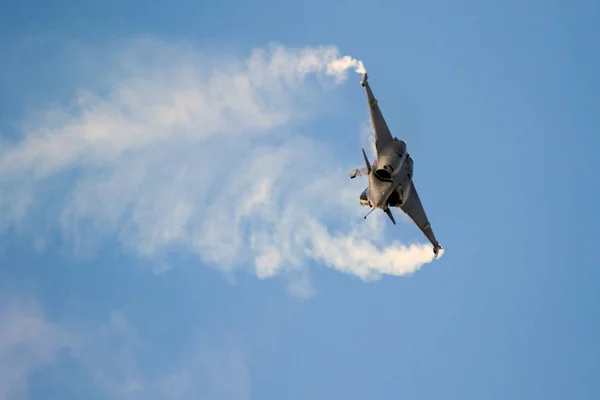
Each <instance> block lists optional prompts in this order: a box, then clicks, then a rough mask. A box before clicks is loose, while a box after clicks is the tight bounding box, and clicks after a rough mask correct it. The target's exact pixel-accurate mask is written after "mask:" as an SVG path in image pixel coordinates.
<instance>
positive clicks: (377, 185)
mask: <svg viewBox="0 0 600 400" xmlns="http://www.w3.org/2000/svg"><path fill="white" fill-rule="evenodd" d="M360 84H361V85H362V86H363V87H364V88H365V90H366V92H367V102H368V105H369V113H370V116H371V124H372V126H373V133H374V136H375V148H376V150H377V159H376V161H375V163H373V165H371V163H370V162H369V159H368V158H367V154H366V153H365V150H364V149H363V150H362V153H363V157H364V159H365V164H366V167H365V168H357V169H355V170H354V171H352V172H351V173H350V174H349V176H350V178H351V179H354V178H356V177H357V176H365V175H366V176H368V179H369V185H368V186H367V188H366V189H365V190H364V191H363V192H362V193H361V195H360V197H359V202H360V204H361V205H362V206H364V207H371V208H372V209H371V211H369V213H368V214H367V215H366V216H365V218H367V216H368V215H369V214H370V213H371V212H372V211H374V210H375V209H381V210H383V211H384V212H385V213H386V214H387V215H388V217H389V218H390V219H391V220H392V223H394V225H395V224H396V221H395V220H394V216H393V215H392V211H391V210H390V207H397V208H400V209H401V210H402V211H404V212H405V213H406V214H407V215H408V216H409V217H410V218H411V219H412V220H413V222H414V223H415V224H416V225H417V226H418V227H419V229H421V231H422V232H423V233H424V234H425V236H427V239H429V241H430V242H431V244H432V245H433V253H434V254H435V256H436V257H437V256H438V253H439V251H440V249H442V246H440V244H439V243H438V241H437V239H436V238H435V235H434V234H433V230H432V229H431V224H430V223H429V220H428V219H427V214H426V213H425V210H424V209H423V205H422V204H421V200H420V199H419V195H418V193H417V189H416V188H415V184H414V182H413V180H412V176H413V160H412V158H411V157H410V155H409V154H408V153H407V151H406V143H405V142H404V141H402V140H398V138H396V137H392V134H391V132H390V130H389V128H388V126H387V124H386V122H385V119H384V118H383V114H382V113H381V110H380V109H379V105H378V103H377V99H376V98H375V96H374V95H373V91H372V90H371V87H370V86H369V82H367V74H366V73H365V74H364V75H363V79H362V81H361V83H360Z"/></svg>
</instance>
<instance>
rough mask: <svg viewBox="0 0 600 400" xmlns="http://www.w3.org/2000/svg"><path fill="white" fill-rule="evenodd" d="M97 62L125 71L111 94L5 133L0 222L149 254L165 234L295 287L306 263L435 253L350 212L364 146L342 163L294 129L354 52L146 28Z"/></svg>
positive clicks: (88, 97)
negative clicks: (198, 45)
mask: <svg viewBox="0 0 600 400" xmlns="http://www.w3.org/2000/svg"><path fill="white" fill-rule="evenodd" d="M106 66H107V68H111V67H112V68H115V69H118V70H119V71H120V72H121V73H120V76H121V78H119V79H118V80H116V81H114V82H112V85H111V86H110V87H109V90H107V91H106V93H102V94H100V93H92V92H86V91H82V92H81V94H80V95H79V96H78V97H77V99H75V102H74V105H73V106H72V107H70V108H66V107H65V108H64V109H52V110H48V111H47V112H46V113H44V114H43V115H30V116H29V117H28V120H27V128H26V130H25V131H24V132H22V137H21V139H20V140H17V141H13V142H10V143H9V142H5V143H3V144H1V147H0V194H1V195H0V213H1V214H2V215H3V217H2V220H0V229H8V228H11V227H12V228H15V227H19V228H21V229H25V230H30V231H31V230H32V229H33V227H35V228H36V229H39V227H40V226H41V224H39V221H44V222H45V223H46V224H45V225H44V226H50V227H53V228H56V227H58V229H60V232H61V233H62V235H63V238H64V239H65V241H66V243H70V244H71V245H72V246H74V248H75V249H76V250H80V251H84V250H90V249H92V250H93V246H94V245H95V244H98V243H101V240H102V239H105V238H112V237H117V238H118V239H119V240H120V243H121V244H122V246H123V249H124V250H126V251H130V252H134V253H135V254H137V255H139V256H141V257H145V258H148V259H151V260H152V259H159V258H160V257H161V255H162V254H163V252H164V251H166V250H168V249H170V248H172V247H173V246H176V247H177V248H178V249H181V250H182V251H189V252H193V253H195V254H197V255H198V256H199V257H200V259H201V260H202V261H203V262H204V263H206V264H209V265H212V266H215V267H218V268H221V269H223V270H225V271H233V270H235V269H236V268H239V267H244V266H247V265H253V266H254V269H255V271H256V274H257V275H258V276H259V277H260V278H268V277H271V276H274V275H276V274H278V273H281V272H282V271H288V272H290V273H292V274H295V276H301V277H302V278H301V282H300V283H299V282H295V283H294V284H293V286H292V287H291V289H292V290H293V291H294V292H295V293H297V294H299V293H304V294H305V295H307V294H308V293H311V289H310V285H309V284H308V283H307V282H308V281H307V279H308V278H307V275H306V270H305V264H306V262H307V261H311V260H312V261H318V262H322V263H324V264H325V265H328V266H330V267H332V268H335V269H337V270H339V271H342V272H345V273H349V274H354V275H357V276H359V277H361V278H363V279H376V278H378V277H379V276H381V275H382V274H391V275H404V274H408V273H411V272H413V271H415V270H417V269H418V268H419V267H420V266H421V265H423V264H424V263H428V262H431V261H432V251H431V247H430V245H428V244H427V245H424V244H423V245H421V244H412V245H410V246H408V247H406V246H403V245H401V244H399V243H395V242H394V243H389V242H387V241H386V240H385V238H384V237H383V236H382V235H381V232H380V231H381V228H382V225H381V218H379V217H377V216H375V217H374V218H373V219H372V220H371V221H368V222H367V223H366V224H365V223H363V221H360V220H359V219H358V218H356V217H357V216H359V215H362V213H363V212H364V209H361V207H359V206H358V205H357V197H358V195H359V193H360V191H361V190H362V188H363V187H362V186H361V185H363V186H364V182H356V181H358V180H355V181H349V180H348V179H347V175H346V174H347V172H349V170H350V169H351V168H354V167H356V166H358V165H360V162H361V160H360V158H359V157H357V165H352V166H345V165H342V164H341V163H339V162H338V161H336V160H337V157H336V154H335V152H334V151H333V149H330V148H328V147H327V146H326V144H325V143H321V142H318V141H315V140H311V139H309V138H308V137H305V136H303V135H302V134H300V133H298V132H301V130H302V129H301V126H302V125H301V123H302V122H306V121H309V120H310V119H311V118H312V117H313V116H315V113H316V112H318V110H319V107H316V106H315V104H318V102H319V98H320V93H322V91H323V90H328V88H331V87H334V86H335V84H336V83H337V84H339V83H341V82H342V81H343V80H344V79H345V78H346V77H347V73H348V71H349V70H351V69H355V70H358V71H360V70H361V68H364V67H363V66H362V63H361V62H359V61H358V60H354V59H352V58H351V57H342V56H341V54H340V53H339V51H338V50H337V49H336V48H335V47H333V46H323V47H312V48H311V47H309V48H304V49H290V48H285V47H283V46H278V45H273V46H270V47H268V48H265V49H255V50H253V51H252V53H251V54H250V55H249V56H248V57H246V58H232V57H227V56H226V55H221V56H219V55H209V54H204V53H202V52H200V51H198V50H196V49H194V48H190V47H182V46H179V45H178V46H175V45H169V44H167V43H163V42H156V41H151V40H144V41H133V42H130V43H129V44H128V45H127V46H123V47H121V48H120V51H118V52H115V53H114V54H113V55H112V56H111V58H109V59H107V60H106ZM123 71H124V72H123ZM311 76H312V77H313V78H310V77H311ZM315 77H316V79H314V78H315ZM332 78H334V79H332ZM328 82H331V83H328ZM357 134H359V127H358V126H357ZM357 154H359V153H357ZM323 160H327V164H326V165H323ZM65 182H66V183H65ZM57 188H58V189H57ZM349 221H357V223H354V222H349ZM35 234H36V235H39V234H40V232H35ZM36 237H38V236H36ZM299 272H300V273H299Z"/></svg>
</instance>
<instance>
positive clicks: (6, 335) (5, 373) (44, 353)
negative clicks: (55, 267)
mask: <svg viewBox="0 0 600 400" xmlns="http://www.w3.org/2000/svg"><path fill="white" fill-rule="evenodd" d="M68 341H69V340H68V335H67V334H66V332H64V331H63V330H62V329H61V328H60V327H59V326H57V325H55V324H53V323H51V322H50V321H48V320H47V319H46V318H45V316H44V314H43V311H42V310H41V309H40V307H39V305H38V304H37V303H36V302H34V301H31V300H30V299H26V298H21V297H10V298H7V297H5V296H2V302H1V303H0V399H2V400H4V399H23V398H27V395H28V377H29V375H30V374H31V373H33V372H35V371H37V370H39V369H41V368H44V367H46V366H49V365H51V364H52V363H54V362H55V360H56V357H57V353H58V350H59V349H60V348H61V347H63V346H64V345H66V344H67V343H68Z"/></svg>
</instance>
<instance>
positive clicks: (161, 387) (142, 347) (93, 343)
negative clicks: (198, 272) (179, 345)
mask: <svg viewBox="0 0 600 400" xmlns="http://www.w3.org/2000/svg"><path fill="white" fill-rule="evenodd" d="M155 347H156V343H155V342H148V337H143V336H141V335H140V334H139V332H138V330H137V328H136V327H135V326H134V325H132V324H131V322H130V321H129V320H128V319H127V317H126V316H125V315H124V314H123V313H121V312H113V313H111V315H110V316H109V318H108V320H107V321H105V322H98V321H96V322H89V321H85V320H82V319H78V320H65V319H63V320H53V319H51V318H49V317H48V315H46V314H45V312H44V310H43V309H42V307H41V306H40V304H38V303H37V302H36V301H35V300H33V299H32V298H28V297H24V296H12V297H6V296H4V297H3V302H2V303H0V400H17V399H19V400H20V399H27V398H29V397H30V396H29V394H30V393H29V391H30V384H29V379H30V377H31V375H32V374H33V373H35V372H38V371H42V370H44V369H54V371H61V369H62V368H64V367H65V365H73V363H74V364H75V365H77V370H78V378H77V379H67V380H66V381H65V382H64V384H65V385H67V386H72V387H77V386H81V385H84V386H85V387H86V388H87V393H94V392H95V393H100V394H105V395H108V396H110V397H111V398H120V399H144V400H147V399H157V400H163V399H180V398H207V399H235V400H247V399H250V393H251V386H250V375H249V370H248V367H247V365H246V362H245V359H244V353H243V351H242V350H241V349H240V348H239V346H237V345H236V343H235V341H231V340H230V341H228V340H225V339H223V338H220V339H217V338H215V337H213V336H210V335H207V334H203V333H199V334H197V335H196V340H194V341H192V343H191V345H189V346H186V348H185V349H184V352H183V353H182V354H181V356H180V357H178V356H177V355H173V354H168V356H167V357H162V358H161V362H158V363H156V362H155V363H147V362H145V360H147V359H149V358H151V357H152V356H154V352H153V348H155ZM155 360H156V359H155ZM63 371H64V370H63ZM59 375H60V374H58V375H57V376H59Z"/></svg>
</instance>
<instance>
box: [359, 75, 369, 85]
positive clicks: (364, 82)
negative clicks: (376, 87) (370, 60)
mask: <svg viewBox="0 0 600 400" xmlns="http://www.w3.org/2000/svg"><path fill="white" fill-rule="evenodd" d="M368 77H369V76H368V75H367V73H366V72H365V73H364V74H363V77H362V80H361V81H360V86H362V87H365V86H366V85H367V78H368Z"/></svg>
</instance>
